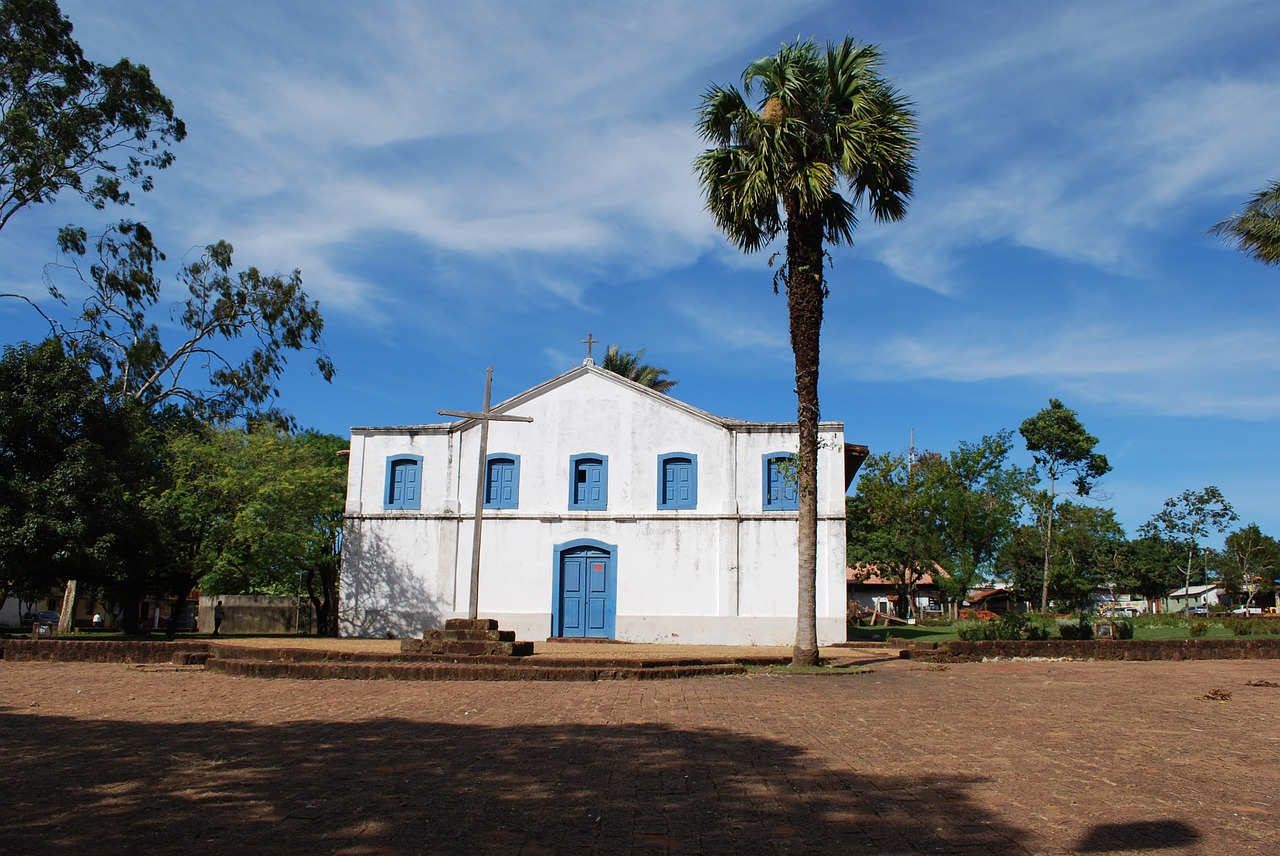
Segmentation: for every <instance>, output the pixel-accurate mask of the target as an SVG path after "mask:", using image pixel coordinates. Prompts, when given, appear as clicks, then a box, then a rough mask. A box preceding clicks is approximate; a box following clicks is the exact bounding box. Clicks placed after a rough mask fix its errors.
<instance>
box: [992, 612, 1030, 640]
mask: <svg viewBox="0 0 1280 856" xmlns="http://www.w3.org/2000/svg"><path fill="white" fill-rule="evenodd" d="M1027 623H1028V622H1027V617H1026V616H1025V615H1023V614H1022V613H1020V612H1006V613H1005V614H1004V615H1002V616H1000V620H999V621H996V622H994V629H995V634H996V636H995V638H997V639H1024V638H1026V629H1027Z"/></svg>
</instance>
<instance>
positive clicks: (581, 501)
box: [569, 454, 609, 511]
mask: <svg viewBox="0 0 1280 856" xmlns="http://www.w3.org/2000/svg"><path fill="white" fill-rule="evenodd" d="M608 504H609V458H608V457H607V456H605V455H591V454H588V455H574V456H572V457H571V458H569V508H571V509H580V510H587V511H604V510H605V509H606V508H607V507H608Z"/></svg>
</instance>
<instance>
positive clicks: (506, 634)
mask: <svg viewBox="0 0 1280 856" xmlns="http://www.w3.org/2000/svg"><path fill="white" fill-rule="evenodd" d="M422 638H423V639H432V640H435V641H437V642H445V641H468V642H470V641H476V642H514V641H516V632H515V631H514V630H426V631H423V634H422Z"/></svg>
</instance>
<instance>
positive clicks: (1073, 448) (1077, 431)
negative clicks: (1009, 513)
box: [1019, 398, 1111, 612]
mask: <svg viewBox="0 0 1280 856" xmlns="http://www.w3.org/2000/svg"><path fill="white" fill-rule="evenodd" d="M1019 431H1020V432H1021V434H1022V437H1023V439H1024V440H1025V441H1026V443H1027V451H1028V452H1030V453H1031V457H1032V459H1033V460H1034V461H1035V463H1036V468H1037V469H1038V471H1039V472H1040V473H1041V474H1042V475H1043V476H1044V478H1047V479H1048V480H1049V490H1048V491H1047V492H1045V493H1044V494H1043V496H1044V500H1045V509H1044V513H1043V514H1041V515H1038V517H1039V519H1040V521H1041V523H1042V524H1043V525H1044V539H1043V541H1044V574H1043V576H1044V579H1043V581H1042V585H1041V591H1040V609H1041V611H1042V612H1047V611H1048V609H1049V565H1050V559H1051V555H1052V550H1053V525H1054V517H1055V513H1054V511H1055V508H1054V507H1055V505H1056V502H1057V495H1058V480H1059V479H1063V478H1066V477H1067V476H1074V479H1073V481H1072V484H1073V485H1074V486H1075V492H1076V495H1077V496H1088V495H1089V491H1090V490H1091V489H1092V487H1093V483H1094V482H1095V481H1097V480H1098V479H1100V478H1102V476H1104V475H1106V474H1107V473H1109V472H1110V471H1111V464H1109V463H1107V457H1106V455H1103V454H1100V453H1098V452H1095V451H1093V450H1094V447H1096V446H1097V445H1098V438H1097V437H1095V436H1093V435H1092V434H1090V433H1089V432H1088V431H1085V430H1084V425H1082V424H1081V423H1080V419H1079V418H1078V417H1077V416H1076V412H1075V411H1074V410H1072V409H1071V408H1069V407H1065V406H1064V405H1063V404H1062V402H1061V401H1059V400H1058V399H1056V398H1051V399H1049V406H1048V407H1046V408H1045V409H1044V410H1041V411H1040V412H1039V413H1037V414H1036V415H1035V416H1031V417H1029V418H1027V419H1025V420H1023V422H1022V426H1021V428H1020V429H1019Z"/></svg>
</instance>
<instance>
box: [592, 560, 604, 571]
mask: <svg viewBox="0 0 1280 856" xmlns="http://www.w3.org/2000/svg"><path fill="white" fill-rule="evenodd" d="M591 570H593V571H603V570H604V564H603V563H601V562H593V563H592V565H591Z"/></svg>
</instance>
